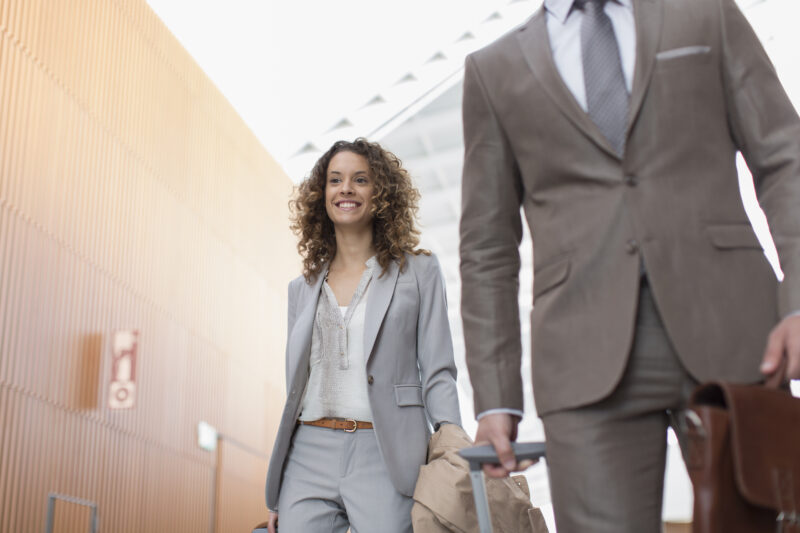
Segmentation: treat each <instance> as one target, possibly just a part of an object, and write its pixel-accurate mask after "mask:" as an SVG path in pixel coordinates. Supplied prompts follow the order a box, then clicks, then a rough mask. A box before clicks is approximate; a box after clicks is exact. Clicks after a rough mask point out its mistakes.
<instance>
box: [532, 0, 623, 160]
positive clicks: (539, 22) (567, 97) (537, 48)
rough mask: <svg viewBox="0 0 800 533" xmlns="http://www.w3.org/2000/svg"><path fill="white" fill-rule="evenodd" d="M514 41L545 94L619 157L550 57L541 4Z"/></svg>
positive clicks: (550, 51)
mask: <svg viewBox="0 0 800 533" xmlns="http://www.w3.org/2000/svg"><path fill="white" fill-rule="evenodd" d="M517 42H518V43H519V45H520V48H522V54H523V55H524V56H525V61H526V62H527V63H528V66H529V67H530V69H531V70H532V71H533V75H534V76H535V77H536V78H537V79H538V80H539V81H540V82H541V85H542V87H543V88H544V90H545V92H546V93H547V95H548V96H550V98H552V100H553V101H554V102H555V104H556V105H557V106H558V107H559V109H561V111H562V112H563V113H564V115H566V116H567V118H568V119H569V120H570V121H571V122H572V123H573V124H575V126H577V128H578V129H579V130H580V131H582V132H583V133H584V134H585V135H586V136H587V137H589V138H590V139H591V140H592V141H594V142H595V143H596V144H597V145H598V146H599V147H600V148H602V149H603V150H604V151H606V152H608V153H609V154H610V155H612V156H614V157H616V158H618V159H619V155H618V154H617V153H616V152H615V151H614V149H613V148H612V147H611V144H610V143H609V142H608V139H606V138H605V136H604V135H603V134H602V133H601V132H600V129H599V128H598V127H597V125H596V124H595V123H594V122H593V121H592V119H591V118H590V117H589V115H588V114H587V113H586V112H585V111H584V110H583V109H582V108H581V106H580V104H578V102H577V101H576V100H575V97H574V96H573V95H572V92H571V91H570V90H569V87H567V84H566V83H564V80H563V79H562V78H561V74H560V73H559V72H558V68H557V67H556V64H555V61H553V52H552V50H551V49H550V38H549V36H548V33H547V20H546V15H545V10H544V7H542V8H540V9H539V11H538V12H537V13H536V15H534V16H533V18H531V20H530V21H529V22H528V23H527V24H526V25H525V26H523V27H522V28H520V30H519V31H518V32H517Z"/></svg>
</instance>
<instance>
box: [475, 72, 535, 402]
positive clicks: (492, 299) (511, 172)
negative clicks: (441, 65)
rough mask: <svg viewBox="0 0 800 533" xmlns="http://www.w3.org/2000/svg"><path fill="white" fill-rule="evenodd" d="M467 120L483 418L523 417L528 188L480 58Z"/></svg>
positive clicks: (478, 375)
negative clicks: (522, 248) (496, 413)
mask: <svg viewBox="0 0 800 533" xmlns="http://www.w3.org/2000/svg"><path fill="white" fill-rule="evenodd" d="M463 118H464V171H463V180H462V199H461V227H460V232H461V248H460V252H461V283H462V285H461V316H462V319H463V322H464V340H465V343H466V357H467V367H468V368H469V374H470V381H471V382H472V387H473V389H474V402H475V412H476V413H482V412H484V411H487V410H489V409H499V408H505V409H516V410H520V411H521V410H522V409H523V394H522V379H521V375H520V362H521V355H522V348H521V343H520V327H519V303H518V294H519V268H520V258H519V243H520V241H521V240H522V225H521V220H520V204H521V201H522V184H521V180H520V176H519V171H518V168H517V165H516V162H515V160H514V156H513V154H512V151H511V146H510V143H509V141H508V139H507V137H506V135H505V132H504V131H503V129H502V127H501V125H500V123H499V121H498V119H497V116H496V114H495V111H494V109H493V108H492V105H491V103H490V101H489V98H488V95H487V91H486V88H485V86H484V84H483V81H482V79H481V76H480V73H479V71H478V67H477V65H476V64H475V61H474V58H472V57H468V58H467V62H466V69H465V74H464V101H463Z"/></svg>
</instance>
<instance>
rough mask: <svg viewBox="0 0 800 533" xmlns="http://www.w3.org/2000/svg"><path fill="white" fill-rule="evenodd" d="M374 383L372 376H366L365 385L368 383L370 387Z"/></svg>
mask: <svg viewBox="0 0 800 533" xmlns="http://www.w3.org/2000/svg"><path fill="white" fill-rule="evenodd" d="M374 381H375V378H373V377H372V376H367V383H369V384H370V385H372V383H373V382H374Z"/></svg>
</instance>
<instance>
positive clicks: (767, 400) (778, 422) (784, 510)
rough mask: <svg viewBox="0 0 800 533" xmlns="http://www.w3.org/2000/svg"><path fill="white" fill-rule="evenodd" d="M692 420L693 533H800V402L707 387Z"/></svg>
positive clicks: (760, 391) (695, 401)
mask: <svg viewBox="0 0 800 533" xmlns="http://www.w3.org/2000/svg"><path fill="white" fill-rule="evenodd" d="M687 422H688V450H687V454H686V466H687V469H688V471H689V477H690V478H691V480H692V485H693V486H694V519H693V531H694V533H740V532H741V533H745V532H746V533H761V532H769V533H776V532H778V533H800V399H798V398H793V397H792V396H791V395H790V394H788V393H786V392H785V391H782V390H778V389H772V388H767V387H763V386H757V385H731V384H727V383H709V384H706V385H701V386H700V387H698V388H697V389H696V390H695V391H694V393H693V394H692V398H691V400H690V403H689V409H688V411H687Z"/></svg>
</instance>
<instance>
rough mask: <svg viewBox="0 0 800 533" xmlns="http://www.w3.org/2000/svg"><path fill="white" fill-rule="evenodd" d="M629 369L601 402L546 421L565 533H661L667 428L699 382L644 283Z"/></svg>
mask: <svg viewBox="0 0 800 533" xmlns="http://www.w3.org/2000/svg"><path fill="white" fill-rule="evenodd" d="M636 320H637V323H636V333H635V338H634V342H633V348H632V350H631V353H630V359H629V361H628V365H627V368H626V370H625V373H624V376H623V377H622V380H621V382H620V383H619V385H618V386H617V387H616V389H615V390H614V392H613V393H612V394H611V395H610V396H609V397H607V398H605V399H603V400H601V401H600V402H598V403H595V404H591V405H588V406H585V407H581V408H577V409H570V410H566V411H561V412H556V413H552V414H549V415H546V416H544V417H543V418H542V422H543V423H544V429H545V435H546V438H547V465H548V470H549V476H550V490H551V495H552V499H553V508H554V512H555V518H556V526H557V528H558V533H594V532H597V533H606V532H607V533H655V532H659V531H661V505H662V494H663V484H664V468H665V463H666V448H667V428H668V427H669V426H670V425H672V426H673V428H674V429H675V432H676V434H677V435H678V439H679V440H680V441H681V442H682V443H683V442H684V439H685V431H684V430H683V429H682V428H681V426H682V424H680V423H677V420H678V419H679V415H678V413H679V412H680V410H681V409H682V408H683V407H684V406H685V405H686V402H687V400H688V397H689V394H690V393H691V391H692V389H693V388H694V386H695V385H696V384H697V383H696V381H695V380H694V379H693V378H692V377H691V376H690V375H689V374H688V373H687V372H686V370H685V369H684V368H683V365H682V364H681V362H680V361H679V360H678V358H677V356H676V354H675V351H674V350H673V348H672V345H671V343H670V341H669V339H668V338H667V335H666V332H665V330H664V326H663V324H662V322H661V318H660V317H659V314H658V310H657V309H656V306H655V302H654V301H653V297H652V293H651V292H650V289H649V287H648V286H647V284H646V282H643V284H642V287H641V292H640V295H639V309H638V313H637V319H636Z"/></svg>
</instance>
